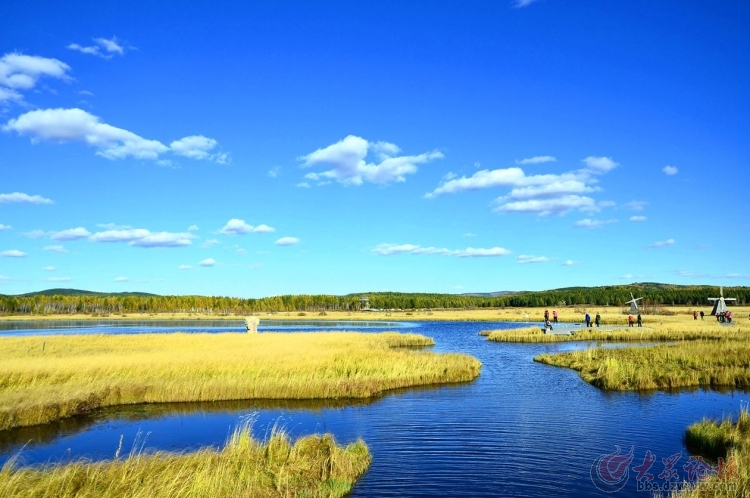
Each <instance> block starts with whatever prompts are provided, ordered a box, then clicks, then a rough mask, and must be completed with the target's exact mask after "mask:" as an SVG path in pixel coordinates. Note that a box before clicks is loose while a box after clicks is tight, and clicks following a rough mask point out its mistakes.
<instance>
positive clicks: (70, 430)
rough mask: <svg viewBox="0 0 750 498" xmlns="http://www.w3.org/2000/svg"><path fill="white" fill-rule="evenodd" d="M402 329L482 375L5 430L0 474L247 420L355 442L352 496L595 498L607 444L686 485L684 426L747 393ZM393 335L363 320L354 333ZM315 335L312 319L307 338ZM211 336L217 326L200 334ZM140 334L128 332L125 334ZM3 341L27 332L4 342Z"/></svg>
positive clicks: (172, 441) (473, 337)
mask: <svg viewBox="0 0 750 498" xmlns="http://www.w3.org/2000/svg"><path fill="white" fill-rule="evenodd" d="M170 323H171V324H172V325H173V324H174V322H170ZM222 323H223V325H224V327H225V328H226V327H227V324H226V323H225V322H222ZM263 323H264V322H262V324H263ZM150 324H151V325H150V327H151V329H150V330H152V331H153V330H154V328H153V327H154V324H153V322H150ZM204 325H206V324H204ZM401 325H402V327H401V330H402V331H404V332H407V331H408V332H416V333H420V334H424V335H427V336H430V337H433V338H434V339H435V341H436V346H435V347H434V348H432V349H433V350H434V351H439V352H443V351H460V352H466V353H469V354H472V355H474V356H476V357H477V358H479V359H480V360H481V361H482V363H483V367H482V374H481V375H480V377H479V378H478V379H476V380H475V381H473V382H470V383H466V384H460V385H451V386H440V387H432V388H414V389H408V390H402V391H398V392H392V393H389V394H387V395H385V396H383V397H381V398H378V399H374V400H366V401H353V402H350V401H327V402H315V403H311V402H291V401H286V402H283V401H264V402H221V403H180V404H167V405H158V406H137V407H128V408H124V409H112V410H106V411H102V412H99V413H97V414H96V415H94V416H91V417H86V418H78V419H69V420H65V421H61V422H59V423H57V424H51V425H48V426H41V427H33V428H25V429H19V430H14V431H4V432H0V464H1V463H3V462H4V461H5V460H7V458H8V457H9V456H10V455H12V454H15V453H17V452H18V451H19V450H20V449H21V448H22V447H23V450H22V452H21V459H22V461H23V462H24V463H27V464H35V463H43V462H48V461H60V460H62V461H66V460H68V459H70V458H73V459H75V458H80V457H85V458H89V459H106V458H112V457H113V455H114V453H115V451H116V450H117V447H118V443H119V441H120V437H121V436H122V437H123V448H124V449H125V450H129V449H130V448H131V447H133V446H134V445H136V446H139V447H144V448H146V449H147V450H151V449H166V450H190V449H195V448H199V447H202V446H214V447H220V446H222V445H223V443H224V441H225V440H226V438H227V435H228V434H229V433H230V432H231V430H232V429H233V428H234V427H235V426H237V425H238V424H240V423H241V422H242V421H243V420H246V419H251V420H254V424H253V430H254V432H255V433H256V435H258V436H259V437H265V435H267V434H268V433H269V431H271V430H272V429H273V427H281V428H284V429H285V430H286V431H287V432H289V433H291V434H292V435H294V436H296V435H302V434H310V433H322V432H332V433H334V434H335V435H336V438H337V440H338V441H339V442H343V443H347V442H351V441H354V440H355V439H357V438H362V439H364V440H365V441H366V442H367V444H368V446H369V448H370V451H371V453H372V455H373V462H372V465H371V467H370V469H369V470H368V471H367V473H366V474H365V475H364V476H363V477H362V479H360V481H359V482H358V483H357V484H356V486H355V488H354V491H353V493H352V496H363V497H364V496H366V497H370V496H532V497H534V496H548V495H552V496H569V497H580V496H602V495H603V493H602V491H599V490H598V489H597V488H596V487H595V486H594V484H593V483H592V481H591V477H590V471H591V467H592V464H593V463H594V461H595V460H596V459H597V458H598V457H600V456H601V455H604V454H609V453H612V452H614V451H615V450H616V448H615V445H618V446H620V447H621V448H622V449H623V453H627V452H628V451H630V449H631V447H632V448H633V460H632V463H631V464H630V467H631V468H632V467H633V466H635V465H638V464H640V463H641V462H643V460H644V457H645V455H646V451H647V450H650V451H651V453H652V454H653V455H655V456H656V457H657V458H656V462H655V463H654V464H653V467H651V469H650V472H651V473H652V474H653V475H654V481H653V482H657V483H664V482H665V481H664V479H663V478H661V477H658V476H659V474H660V473H661V472H662V471H663V470H664V464H663V463H662V458H664V459H667V458H668V457H670V456H672V455H675V454H677V453H681V454H682V456H681V457H680V459H679V460H678V461H677V463H676V465H675V467H674V469H675V470H676V471H677V473H678V478H679V479H684V478H686V476H687V474H686V472H685V470H684V469H683V465H685V464H687V462H688V458H689V453H688V451H687V449H686V448H685V447H684V445H683V443H682V437H683V434H684V431H685V428H686V427H687V426H688V425H690V424H691V423H693V422H695V421H697V420H700V419H701V418H702V417H704V416H709V417H722V416H724V415H736V413H737V412H738V411H739V408H740V404H741V403H743V402H744V403H747V400H748V398H749V396H748V395H747V394H746V393H743V392H727V393H719V392H713V391H693V392H685V391H683V392H680V393H663V392H656V393H651V394H636V393H605V392H602V391H600V390H598V389H596V388H594V387H592V386H590V385H588V384H586V383H584V382H583V381H581V380H580V378H579V377H578V374H577V373H576V372H573V371H570V370H567V369H561V368H555V367H550V366H546V365H541V364H538V363H534V362H533V361H532V358H533V357H534V356H535V355H537V354H539V353H541V352H546V351H568V350H571V349H576V348H580V347H583V346H591V344H587V345H582V344H570V343H566V344H558V345H530V344H501V343H490V342H487V341H486V340H485V338H484V337H479V336H477V333H478V332H479V331H480V330H485V329H488V328H493V329H496V328H507V327H513V326H517V325H518V324H503V323H495V324H488V323H477V322H468V323H447V322H426V323H409V324H401ZM86 326H87V327H90V326H91V322H87V324H86ZM147 326H148V325H138V327H147ZM274 326H276V327H279V328H277V329H275V330H285V331H292V330H293V328H292V326H289V325H284V324H281V325H274ZM133 327H136V326H133ZM195 327H196V329H195V331H200V330H199V329H200V326H198V325H196V326H195ZM394 327H395V325H393V324H388V325H385V326H384V325H382V323H381V324H378V323H370V324H367V326H366V327H364V328H362V330H366V331H373V332H375V331H380V330H386V329H387V330H392V329H394ZM102 328H106V327H102ZM237 328H238V327H235V330H236V329H237ZM315 328H317V327H316V326H315V323H312V322H311V323H309V324H307V325H306V328H305V329H304V330H312V329H315ZM326 328H330V327H326ZM343 328H345V329H348V330H354V329H357V327H353V326H345V327H343ZM107 330H109V329H107ZM179 330H185V328H184V327H180V328H179ZM206 330H209V331H215V328H214V327H213V326H212V325H206V327H205V328H204V329H202V331H206ZM222 330H223V329H222ZM261 330H263V327H261ZM87 331H88V330H83V332H87ZM144 331H145V329H138V328H134V329H133V332H132V333H138V332H144ZM68 332H69V333H74V332H76V329H75V328H70V329H68ZM99 332H101V330H99ZM9 333H12V334H26V333H29V332H28V331H18V330H17V331H15V332H10V331H6V332H1V334H3V335H5V334H9ZM24 445H25V446H24ZM665 475H666V474H665ZM629 476H630V477H629V479H628V480H627V482H626V484H625V487H624V488H623V489H622V490H620V491H619V492H617V493H615V494H614V495H615V496H631V497H635V496H649V493H647V492H644V491H639V490H638V489H637V486H636V484H637V483H636V479H635V472H633V471H632V470H631V471H630V475H629Z"/></svg>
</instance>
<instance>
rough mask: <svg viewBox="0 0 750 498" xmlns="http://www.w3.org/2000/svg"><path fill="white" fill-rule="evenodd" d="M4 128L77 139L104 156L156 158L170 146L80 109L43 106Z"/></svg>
mask: <svg viewBox="0 0 750 498" xmlns="http://www.w3.org/2000/svg"><path fill="white" fill-rule="evenodd" d="M3 130H4V131H15V132H17V133H18V134H19V135H30V136H31V137H32V138H33V139H42V140H52V141H58V142H69V141H80V142H85V143H86V144H88V145H90V146H92V147H95V148H96V149H98V150H97V152H96V154H97V155H99V156H102V157H105V158H107V159H123V158H126V157H129V156H132V157H134V158H137V159H154V160H155V159H157V158H158V157H159V154H162V153H164V152H167V151H168V150H169V148H168V147H167V146H165V145H164V144H162V143H161V142H159V141H157V140H147V139H145V138H143V137H140V136H138V135H136V134H135V133H133V132H130V131H127V130H123V129H122V128H116V127H114V126H111V125H108V124H106V123H102V122H101V120H100V119H99V118H98V117H97V116H94V115H93V114H89V113H88V112H86V111H84V110H82V109H43V110H36V111H30V112H27V113H26V114H22V115H21V116H19V117H17V118H15V119H11V120H10V121H8V124H6V125H5V126H3Z"/></svg>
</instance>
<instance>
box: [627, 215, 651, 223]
mask: <svg viewBox="0 0 750 498" xmlns="http://www.w3.org/2000/svg"><path fill="white" fill-rule="evenodd" d="M628 219H629V220H630V221H636V222H637V221H646V219H647V218H646V217H645V216H637V215H636V216H631V217H630V218H628Z"/></svg>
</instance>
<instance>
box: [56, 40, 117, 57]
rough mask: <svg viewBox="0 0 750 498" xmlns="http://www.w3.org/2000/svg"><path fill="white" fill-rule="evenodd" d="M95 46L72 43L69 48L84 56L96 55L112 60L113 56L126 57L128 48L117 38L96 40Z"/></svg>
mask: <svg viewBox="0 0 750 498" xmlns="http://www.w3.org/2000/svg"><path fill="white" fill-rule="evenodd" d="M93 40H94V43H95V45H90V46H82V45H79V44H78V43H71V44H69V45H68V46H67V48H68V49H70V50H76V51H78V52H81V53H83V54H88V55H96V56H97V57H101V58H102V59H111V58H112V55H113V54H118V55H124V54H125V49H126V47H125V46H124V45H122V44H121V43H120V42H119V41H118V40H117V38H116V37H114V36H113V37H112V39H111V40H108V39H106V38H94V39H93Z"/></svg>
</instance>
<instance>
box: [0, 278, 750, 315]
mask: <svg viewBox="0 0 750 498" xmlns="http://www.w3.org/2000/svg"><path fill="white" fill-rule="evenodd" d="M631 292H632V293H633V295H634V296H635V297H637V298H638V297H642V298H643V299H642V300H640V301H639V305H640V306H646V307H649V306H658V305H662V306H664V305H667V306H674V305H691V306H696V307H706V308H709V307H710V306H711V303H710V302H709V301H708V298H709V297H718V296H719V288H718V287H714V286H707V285H700V286H686V285H669V284H659V283H644V284H633V285H617V286H607V287H568V288H564V289H554V290H548V291H539V292H512V293H503V294H501V295H496V296H492V295H456V294H426V293H398V292H365V293H361V294H360V293H358V294H348V295H346V296H332V295H285V296H272V297H264V298H259V299H243V298H236V297H215V296H158V295H154V294H139V293H131V294H125V293H119V294H106V293H99V292H90V291H77V290H73V289H52V290H50V291H43V292H35V293H30V294H24V295H17V296H8V295H0V314H4V315H15V314H71V315H72V314H76V313H83V314H90V313H101V314H110V313H210V314H216V315H231V314H237V315H244V314H249V313H255V312H282V311H299V312H301V311H311V312H312V311H318V312H320V311H337V310H344V311H347V310H348V311H356V310H360V309H362V308H363V307H365V306H367V305H368V304H369V307H370V308H371V309H384V310H385V309H402V310H414V309H476V308H503V307H538V306H547V307H561V306H586V305H596V306H625V303H626V302H627V301H628V300H630V293H631ZM724 296H725V297H733V298H736V299H737V301H735V302H727V304H728V305H730V306H731V305H732V304H748V303H750V287H725V288H724ZM363 297H366V298H367V301H364V300H363V299H362V298H363ZM365 303H367V304H365Z"/></svg>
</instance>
